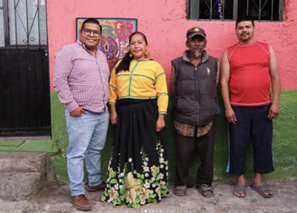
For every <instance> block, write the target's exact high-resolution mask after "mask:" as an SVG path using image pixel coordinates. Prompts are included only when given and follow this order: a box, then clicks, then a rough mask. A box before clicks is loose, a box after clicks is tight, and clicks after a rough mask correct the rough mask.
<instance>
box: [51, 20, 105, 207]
mask: <svg viewBox="0 0 297 213" xmlns="http://www.w3.org/2000/svg"><path fill="white" fill-rule="evenodd" d="M101 33H102V27H101V25H100V24H99V22H98V21H97V20H96V19H94V18H88V19H86V20H85V21H84V22H83V24H82V27H81V30H80V32H79V40H78V41H77V42H76V43H74V44H70V45H67V46H65V47H63V48H62V49H61V50H60V51H59V52H58V53H57V54H56V63H55V73H54V88H55V89H56V91H57V92H58V97H59V100H60V102H61V103H62V104H63V105H64V107H65V117H66V125H67V132H68V137H69V146H68V151H67V171H68V176H69V180H70V190H71V201H72V203H73V204H74V206H75V207H76V208H77V209H80V210H91V208H92V207H91V205H90V203H89V202H88V200H87V198H86V197H85V195H84V194H85V188H86V189H87V190H88V191H98V190H103V189H104V188H105V183H104V182H103V181H102V179H101V176H102V175H101V174H102V173H101V150H102V149H103V148H104V145H105V139H106V134H107V129H108V123H109V112H108V109H107V106H106V104H107V102H108V99H109V92H108V91H109V90H108V87H109V83H108V81H109V68H108V64H107V60H106V56H105V55H104V54H103V53H102V52H101V51H100V49H99V46H98V44H99V42H100V39H101ZM84 159H85V160H86V168H87V172H88V183H87V184H86V186H84V183H83V179H84V170H83V161H84Z"/></svg>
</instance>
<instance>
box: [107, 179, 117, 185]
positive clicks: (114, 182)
mask: <svg viewBox="0 0 297 213" xmlns="http://www.w3.org/2000/svg"><path fill="white" fill-rule="evenodd" d="M117 182H118V181H117V179H115V178H114V179H112V180H111V181H109V183H110V184H116V183H117Z"/></svg>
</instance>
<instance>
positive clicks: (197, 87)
mask: <svg viewBox="0 0 297 213" xmlns="http://www.w3.org/2000/svg"><path fill="white" fill-rule="evenodd" d="M193 66H194V65H193ZM198 66H199V64H198V65H197V67H195V66H194V67H195V81H194V82H195V97H196V104H197V114H196V115H197V116H196V120H197V123H199V107H200V106H199V97H198V94H199V91H198V90H199V86H198V79H197V78H198V77H197V76H198V73H197V71H198Z"/></svg>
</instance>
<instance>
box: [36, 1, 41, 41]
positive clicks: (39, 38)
mask: <svg viewBox="0 0 297 213" xmlns="http://www.w3.org/2000/svg"><path fill="white" fill-rule="evenodd" d="M37 2H38V3H37V11H38V43H39V47H40V46H41V34H40V10H39V9H40V0H37Z"/></svg>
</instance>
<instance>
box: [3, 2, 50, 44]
mask: <svg viewBox="0 0 297 213" xmlns="http://www.w3.org/2000/svg"><path fill="white" fill-rule="evenodd" d="M46 29H47V26H46V7H45V0H0V47H5V46H10V45H13V46H34V45H46V44H47V32H46Z"/></svg>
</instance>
